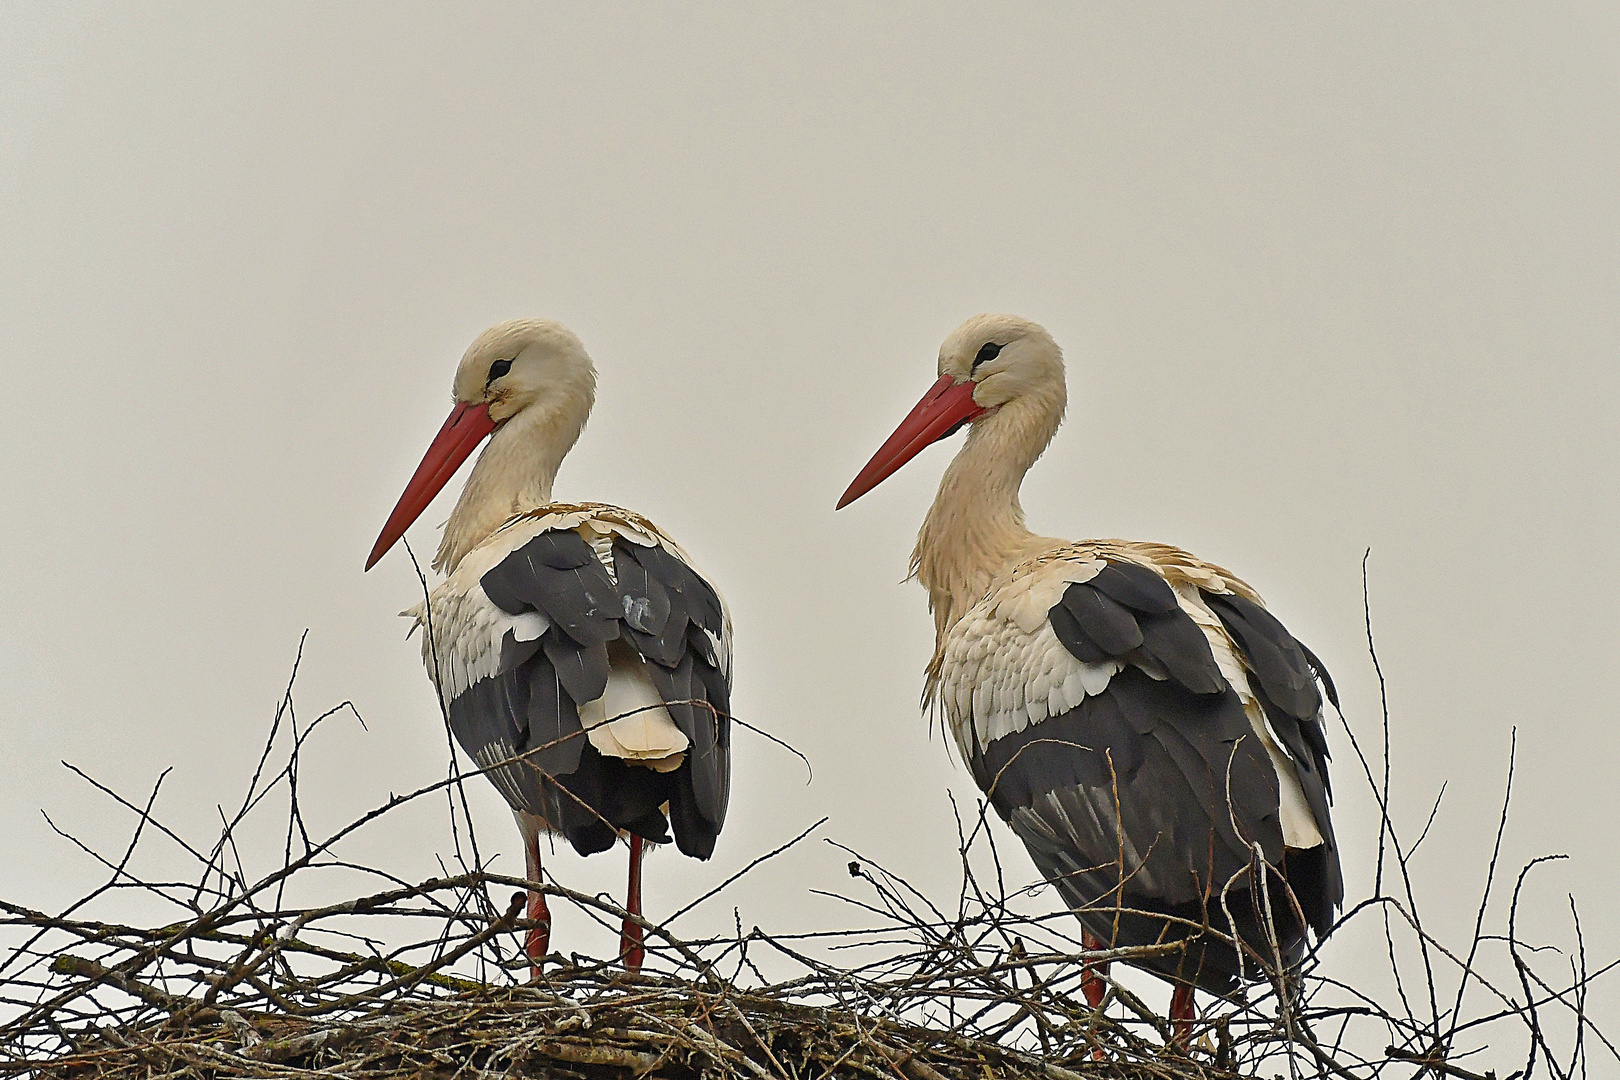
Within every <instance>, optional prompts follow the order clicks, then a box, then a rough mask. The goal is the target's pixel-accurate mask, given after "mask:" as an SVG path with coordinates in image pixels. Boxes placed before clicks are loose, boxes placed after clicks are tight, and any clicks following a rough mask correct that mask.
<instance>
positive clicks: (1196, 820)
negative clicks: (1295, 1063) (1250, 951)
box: [971, 561, 1343, 993]
mask: <svg viewBox="0 0 1620 1080" xmlns="http://www.w3.org/2000/svg"><path fill="white" fill-rule="evenodd" d="M1204 599H1205V600H1206V602H1209V604H1210V607H1211V609H1212V610H1213V611H1215V613H1216V615H1217V616H1218V617H1219V618H1220V619H1221V621H1222V624H1223V625H1224V626H1226V628H1227V630H1228V632H1229V633H1230V634H1231V636H1232V639H1233V641H1234V642H1236V643H1237V645H1238V648H1239V651H1240V652H1241V653H1242V655H1243V657H1244V663H1245V664H1246V665H1247V666H1248V667H1249V668H1250V670H1251V671H1253V672H1254V676H1255V677H1254V678H1253V679H1251V680H1250V681H1251V685H1252V687H1253V689H1254V690H1255V694H1256V697H1257V698H1258V699H1259V701H1260V704H1261V708H1262V709H1264V710H1265V713H1266V716H1267V718H1268V719H1269V720H1270V723H1271V727H1272V728H1273V730H1274V731H1276V732H1277V734H1278V737H1279V738H1280V739H1281V740H1282V741H1283V743H1284V745H1285V748H1286V749H1287V750H1288V752H1289V753H1290V754H1292V755H1293V756H1294V757H1295V759H1296V761H1298V762H1300V763H1301V767H1300V769H1299V770H1298V771H1299V773H1300V780H1301V784H1302V786H1303V788H1304V790H1305V793H1306V796H1307V801H1308V802H1309V803H1310V805H1311V809H1312V811H1313V812H1314V813H1315V815H1316V817H1317V820H1318V822H1319V823H1320V825H1321V831H1322V834H1323V836H1324V838H1325V839H1326V841H1327V843H1325V844H1324V845H1322V846H1321V847H1320V848H1312V849H1310V850H1308V851H1293V850H1290V849H1286V848H1285V847H1284V844H1283V836H1282V823H1281V820H1280V809H1279V793H1278V779H1277V773H1276V770H1275V768H1274V766H1273V765H1272V762H1271V759H1270V756H1269V755H1268V754H1267V752H1266V750H1265V747H1264V746H1263V745H1262V743H1261V740H1260V739H1259V737H1258V736H1257V735H1256V734H1255V731H1254V729H1253V728H1252V727H1251V725H1250V722H1249V718H1248V715H1247V713H1246V712H1245V711H1244V707H1243V703H1242V699H1240V698H1239V697H1238V694H1237V692H1236V691H1235V690H1234V689H1233V688H1232V687H1231V686H1229V685H1228V684H1227V681H1226V679H1225V677H1224V676H1222V675H1221V672H1220V668H1219V666H1218V665H1217V664H1216V662H1215V657H1214V653H1213V651H1212V650H1211V648H1210V643H1209V639H1208V638H1207V637H1206V635H1205V634H1204V631H1203V629H1202V628H1200V627H1199V626H1198V624H1197V623H1196V622H1194V621H1193V619H1192V617H1191V616H1190V615H1188V614H1187V613H1186V612H1185V611H1184V610H1182V608H1181V605H1180V603H1179V602H1178V600H1177V598H1176V596H1175V592H1174V590H1173V589H1172V588H1171V587H1170V586H1169V584H1168V583H1166V582H1165V581H1164V580H1163V578H1161V577H1160V576H1159V575H1158V574H1157V573H1155V572H1154V571H1153V570H1151V569H1149V568H1147V567H1143V566H1139V565H1137V564H1134V563H1127V562H1123V561H1121V562H1114V563H1110V564H1109V565H1108V566H1107V567H1105V568H1104V569H1103V570H1102V571H1101V572H1100V573H1098V574H1097V575H1096V576H1095V577H1093V578H1092V579H1091V580H1090V581H1087V582H1083V583H1071V584H1070V585H1068V586H1067V587H1066V588H1065V589H1064V592H1063V596H1062V597H1061V599H1060V601H1059V602H1058V603H1057V604H1055V605H1054V606H1053V607H1052V608H1051V609H1050V611H1049V613H1048V617H1049V620H1050V622H1051V626H1052V630H1053V632H1054V634H1056V636H1057V638H1058V640H1059V641H1060V642H1061V643H1062V644H1063V646H1064V647H1065V648H1066V649H1067V650H1068V651H1069V652H1070V653H1071V654H1072V655H1074V657H1075V658H1076V659H1078V660H1080V661H1081V662H1083V663H1091V664H1094V663H1099V662H1101V661H1104V660H1108V659H1115V660H1121V661H1123V662H1124V663H1125V665H1126V666H1125V667H1124V668H1123V669H1122V670H1121V671H1119V672H1118V673H1117V674H1115V675H1114V676H1113V678H1112V679H1111V680H1110V681H1109V683H1108V686H1107V687H1106V688H1105V689H1104V690H1103V692H1102V693H1100V694H1095V695H1090V696H1088V697H1087V698H1086V699H1085V700H1084V701H1082V702H1081V703H1080V704H1079V705H1077V706H1076V707H1075V708H1073V709H1070V710H1069V711H1068V712H1065V713H1062V714H1059V715H1056V716H1050V717H1047V718H1046V719H1044V720H1042V721H1040V722H1037V723H1033V724H1030V725H1029V726H1028V727H1026V728H1025V729H1023V730H1022V731H1018V732H1014V733H1012V734H1009V735H1004V736H1003V737H1001V738H999V739H996V740H994V741H992V742H991V743H990V744H989V745H988V746H984V747H976V748H975V749H976V753H975V755H974V760H973V761H972V763H971V764H972V768H973V773H974V778H975V780H977V781H978V783H979V785H980V787H981V788H982V789H984V790H985V791H986V793H987V794H988V795H989V797H990V801H991V803H992V805H994V806H995V808H996V810H997V811H998V812H999V813H1000V814H1001V816H1002V817H1003V818H1005V819H1006V820H1007V821H1008V823H1009V824H1010V825H1011V826H1012V828H1013V830H1014V832H1016V833H1017V834H1018V836H1019V837H1020V838H1021V839H1022V840H1023V841H1024V843H1025V846H1026V847H1027V848H1028V849H1029V852H1030V855H1031V857H1032V858H1033V859H1034V860H1035V863H1036V865H1037V866H1038V867H1039V868H1040V869H1041V871H1042V873H1043V874H1045V875H1046V876H1047V878H1048V879H1049V880H1051V881H1052V882H1053V883H1054V885H1055V886H1056V887H1057V888H1058V889H1059V891H1060V892H1061V893H1062V895H1063V897H1064V899H1065V901H1066V902H1067V903H1068V904H1069V905H1070V907H1071V908H1073V909H1074V910H1075V913H1076V914H1077V915H1078V916H1079V917H1080V918H1081V921H1082V922H1084V923H1085V924H1086V926H1087V928H1088V929H1090V930H1091V932H1092V933H1094V934H1096V935H1097V936H1098V937H1100V938H1102V939H1103V940H1105V941H1117V942H1118V943H1120V944H1143V943H1150V942H1154V941H1159V940H1172V939H1177V938H1188V939H1190V940H1189V945H1188V948H1187V951H1186V952H1185V953H1183V954H1179V955H1172V956H1169V957H1163V958H1153V959H1148V960H1145V961H1144V962H1143V966H1146V967H1148V968H1149V969H1151V970H1154V971H1157V972H1159V973H1160V974H1163V975H1165V976H1167V977H1169V978H1172V979H1176V980H1179V981H1183V982H1188V983H1192V984H1194V985H1198V986H1201V987H1204V988H1206V989H1209V990H1212V991H1216V992H1223V993H1224V992H1226V991H1228V990H1230V989H1231V988H1232V987H1233V986H1235V985H1236V983H1237V981H1238V980H1239V977H1240V975H1242V976H1243V977H1254V976H1255V975H1256V974H1257V969H1256V967H1255V965H1254V963H1253V960H1252V958H1250V959H1249V960H1247V961H1240V958H1239V956H1238V954H1237V952H1236V951H1235V950H1233V949H1232V948H1231V947H1230V946H1229V945H1225V944H1222V943H1221V942H1219V941H1217V940H1215V939H1213V938H1210V937H1209V936H1208V935H1202V936H1200V935H1198V934H1197V933H1196V932H1195V931H1192V930H1190V929H1189V928H1188V927H1186V926H1184V925H1181V926H1178V925H1177V924H1175V923H1174V922H1169V923H1167V922H1166V918H1167V917H1168V918H1170V919H1172V920H1187V921H1190V922H1192V923H1195V924H1206V925H1210V926H1213V927H1215V928H1217V929H1220V930H1222V931H1223V932H1233V933H1236V934H1237V935H1238V936H1239V937H1240V938H1241V939H1242V940H1244V941H1246V942H1248V943H1249V944H1250V945H1251V946H1253V947H1254V948H1255V949H1256V950H1258V951H1259V952H1260V954H1261V955H1267V956H1269V955H1270V954H1271V946H1270V944H1269V940H1270V939H1269V937H1268V934H1269V931H1268V930H1267V928H1266V924H1265V920H1264V919H1262V917H1261V913H1260V912H1259V911H1258V907H1257V905H1258V900H1257V894H1256V890H1255V888H1254V885H1255V883H1254V881H1253V880H1252V876H1253V872H1254V871H1253V867H1254V863H1253V855H1254V851H1255V849H1256V848H1258V851H1259V854H1260V856H1261V858H1262V859H1263V860H1264V862H1263V864H1262V865H1264V867H1265V871H1264V872H1265V873H1266V874H1267V875H1268V879H1269V880H1268V888H1269V889H1271V890H1272V892H1271V895H1272V896H1273V898H1274V903H1273V911H1272V921H1273V924H1274V926H1275V930H1276V933H1277V935H1278V938H1279V944H1280V946H1281V948H1282V951H1283V957H1284V960H1285V962H1288V963H1293V962H1296V961H1297V960H1298V959H1299V958H1300V957H1302V956H1303V955H1304V949H1305V947H1306V945H1307V944H1308V938H1307V930H1306V926H1307V924H1308V925H1310V926H1311V927H1313V928H1315V929H1316V930H1317V932H1318V933H1322V932H1324V931H1325V930H1326V929H1327V927H1328V925H1329V924H1330V923H1331V919H1332V914H1333V911H1334V910H1335V909H1336V908H1337V905H1338V904H1339V902H1340V901H1341V900H1342V897H1343V885H1342V881H1341V879H1340V876H1339V865H1338V855H1337V852H1336V850H1335V848H1334V846H1333V840H1332V834H1331V829H1330V828H1329V826H1328V822H1327V788H1326V776H1327V773H1326V763H1327V756H1326V750H1327V747H1326V742H1325V740H1324V739H1323V738H1322V733H1321V728H1320V720H1319V713H1320V705H1321V698H1320V695H1319V693H1318V691H1317V689H1316V682H1315V677H1316V675H1317V673H1318V672H1319V671H1320V668H1321V665H1320V663H1319V662H1318V661H1316V660H1315V658H1314V657H1311V656H1310V654H1309V653H1308V652H1307V651H1306V650H1305V649H1304V648H1303V646H1300V645H1299V644H1298V643H1297V642H1295V641H1294V639H1293V638H1292V637H1291V636H1289V635H1288V634H1287V631H1286V630H1283V629H1282V626H1281V624H1280V623H1278V622H1277V620H1276V619H1275V618H1274V617H1273V616H1271V615H1270V614H1269V613H1268V612H1266V611H1265V609H1264V608H1262V607H1260V606H1259V605H1258V604H1254V603H1252V602H1251V601H1246V600H1243V599H1242V598H1241V597H1232V596H1212V595H1210V594H1205V596H1204ZM1166 676H1167V677H1166ZM1285 870H1286V871H1287V873H1288V879H1287V881H1286V882H1285V880H1284V877H1283V875H1284V873H1285ZM1290 886H1291V887H1292V888H1293V889H1294V891H1295V893H1296V895H1297V896H1298V898H1299V900H1300V907H1301V908H1302V909H1303V912H1304V914H1305V920H1304V921H1303V922H1302V921H1301V920H1300V919H1299V918H1298V917H1297V915H1296V914H1295V913H1294V911H1293V908H1292V906H1291V905H1286V904H1284V903H1281V902H1277V901H1276V898H1278V897H1281V896H1283V895H1284V892H1283V890H1284V888H1285V887H1290ZM1223 893H1224V903H1223V902H1222V901H1223ZM1120 908H1127V909H1130V910H1129V911H1128V912H1121V911H1119V910H1118V909H1120ZM1245 964H1246V965H1247V966H1245Z"/></svg>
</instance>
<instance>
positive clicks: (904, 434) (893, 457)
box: [835, 375, 985, 510]
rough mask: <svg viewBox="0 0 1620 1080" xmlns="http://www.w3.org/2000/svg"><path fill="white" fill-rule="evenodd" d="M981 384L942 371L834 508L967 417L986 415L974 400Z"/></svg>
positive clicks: (857, 495) (862, 492) (876, 482)
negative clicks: (955, 377)
mask: <svg viewBox="0 0 1620 1080" xmlns="http://www.w3.org/2000/svg"><path fill="white" fill-rule="evenodd" d="M978 385H979V384H978V383H976V382H964V383H959V382H957V381H956V380H955V379H953V378H951V377H950V376H949V375H941V376H940V377H939V381H938V382H936V383H935V384H934V385H933V387H932V388H931V389H930V390H929V391H928V393H926V394H924V395H923V399H922V400H921V401H919V402H917V407H916V408H914V409H912V410H911V414H910V415H909V416H907V417H906V418H905V419H904V420H902V421H900V426H899V427H897V428H895V429H894V434H893V435H890V436H889V441H888V442H886V443H884V444H883V445H882V446H881V447H879V448H878V452H877V453H875V454H873V455H872V460H871V461H868V462H867V463H866V468H864V469H862V470H861V472H860V475H859V476H857V477H855V479H854V480H853V481H851V482H850V485H849V490H848V491H845V492H844V497H843V498H842V499H839V500H838V505H837V507H835V509H838V510H842V509H843V508H844V507H846V506H848V505H849V504H850V503H852V502H854V501H855V500H856V499H858V498H860V497H861V496H862V495H865V494H866V493H867V492H868V491H871V490H872V489H873V488H875V487H877V486H878V485H879V484H881V483H882V482H883V481H884V480H886V479H888V478H889V477H890V476H891V475H893V473H894V472H895V471H896V470H898V469H899V468H900V466H902V465H904V464H905V463H906V462H908V461H910V460H911V459H912V458H914V457H916V456H917V454H918V453H919V452H920V451H921V450H922V448H923V447H925V446H927V445H928V444H929V443H934V442H938V441H939V440H940V439H943V438H944V437H945V436H947V435H949V434H950V433H951V432H953V431H955V430H956V429H957V428H958V427H959V426H961V425H962V424H964V423H966V422H967V421H969V420H972V419H975V418H976V417H980V416H983V415H984V412H985V410H984V409H983V408H981V407H980V406H979V403H978V402H976V401H974V400H973V391H974V388H976V387H977V386H978Z"/></svg>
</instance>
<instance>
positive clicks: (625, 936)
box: [619, 833, 647, 974]
mask: <svg viewBox="0 0 1620 1080" xmlns="http://www.w3.org/2000/svg"><path fill="white" fill-rule="evenodd" d="M645 844H646V841H645V840H643V839H642V838H641V837H639V836H637V835H636V834H635V833H631V834H630V885H629V887H628V888H627V889H625V899H624V909H625V910H626V911H628V912H629V913H630V914H632V915H634V916H636V917H637V918H640V917H641V855H642V851H643V845H645ZM646 954H647V951H646V949H645V948H643V947H642V938H641V927H640V926H639V925H637V924H636V923H634V922H632V921H631V920H629V919H626V920H624V930H623V931H622V932H621V933H620V934H619V957H620V958H621V959H622V960H623V961H624V969H625V970H626V971H628V972H631V973H632V974H635V973H639V972H640V971H641V961H642V960H643V959H645V958H646Z"/></svg>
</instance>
